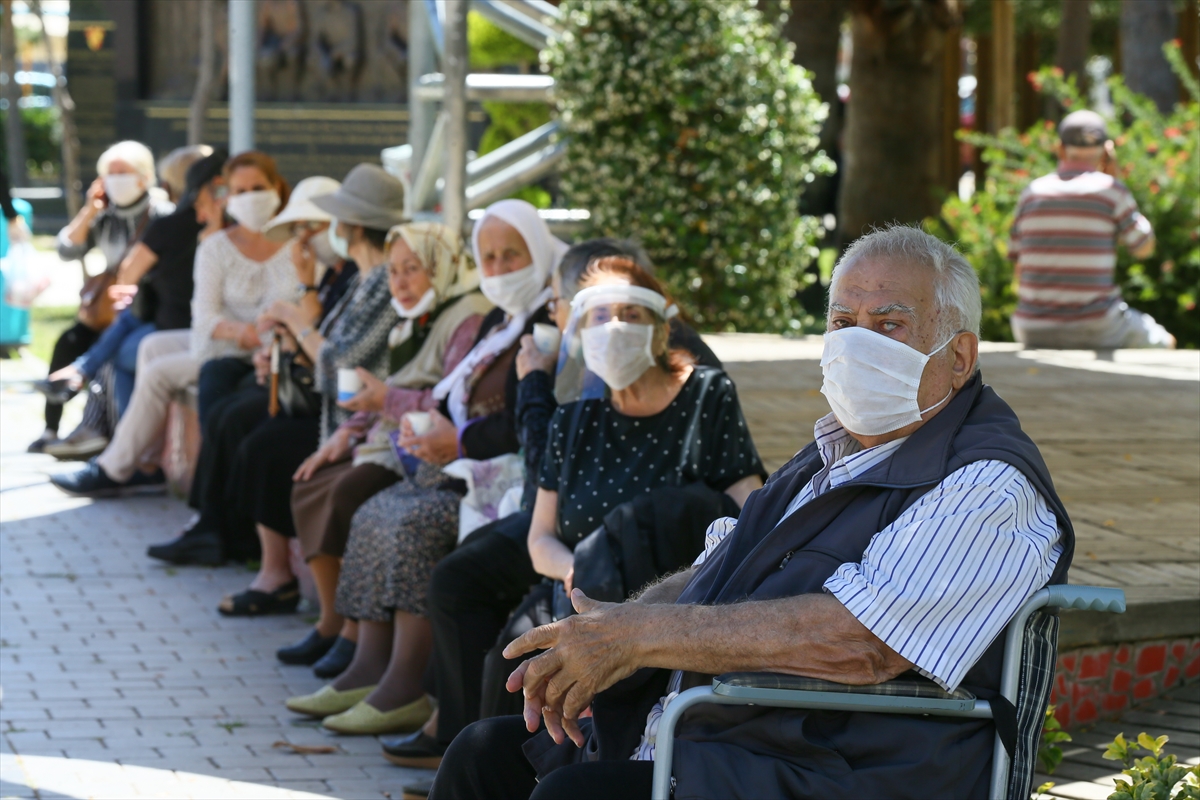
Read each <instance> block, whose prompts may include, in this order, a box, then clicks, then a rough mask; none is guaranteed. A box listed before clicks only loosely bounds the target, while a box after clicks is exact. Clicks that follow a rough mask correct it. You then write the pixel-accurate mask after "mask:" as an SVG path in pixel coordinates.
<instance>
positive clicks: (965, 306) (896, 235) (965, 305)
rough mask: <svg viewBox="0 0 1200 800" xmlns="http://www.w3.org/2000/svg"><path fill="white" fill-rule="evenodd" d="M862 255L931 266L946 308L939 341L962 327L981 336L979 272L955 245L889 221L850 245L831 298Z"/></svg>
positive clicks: (837, 268) (831, 284)
mask: <svg viewBox="0 0 1200 800" xmlns="http://www.w3.org/2000/svg"><path fill="white" fill-rule="evenodd" d="M863 259H869V260H872V261H874V260H883V261H893V262H903V263H906V264H917V265H920V266H923V267H927V268H929V269H930V270H932V271H933V274H934V278H933V290H934V300H935V302H936V303H937V307H938V310H939V311H941V312H943V313H942V314H941V322H940V323H939V325H938V331H937V339H938V342H939V343H940V342H941V341H943V340H945V339H948V338H950V337H951V336H953V335H954V334H956V333H959V332H960V331H967V332H969V333H973V334H975V336H976V337H978V336H979V319H980V317H981V316H983V303H982V301H981V299H980V296H979V276H978V275H976V274H975V270H974V269H972V267H971V265H970V264H969V263H967V260H966V259H965V258H963V255H962V253H960V252H958V250H956V249H954V247H953V246H952V245H949V244H946V243H945V242H943V241H942V240H941V239H938V238H937V237H936V236H931V235H930V234H928V233H926V232H925V231H923V230H921V229H920V228H915V227H912V226H909V225H889V226H887V227H886V228H881V229H875V230H872V231H871V232H870V233H868V234H867V235H866V236H863V237H862V238H860V239H858V240H856V241H855V242H854V243H853V244H852V245H850V247H848V248H847V249H846V252H845V253H843V254H842V257H841V258H840V259H839V260H838V262H837V265H836V266H835V267H834V268H833V275H832V276H831V277H830V279H829V297H830V302H832V300H833V287H834V285H835V284H836V283H837V280H838V277H839V276H840V275H841V274H842V273H843V272H844V271H845V270H846V269H848V268H849V267H851V266H853V265H855V264H857V263H858V262H859V261H862V260H863ZM826 313H827V314H828V308H826Z"/></svg>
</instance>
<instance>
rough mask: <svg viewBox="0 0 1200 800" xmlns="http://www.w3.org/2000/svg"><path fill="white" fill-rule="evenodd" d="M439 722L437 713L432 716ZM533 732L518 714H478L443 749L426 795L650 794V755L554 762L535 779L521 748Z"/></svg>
mask: <svg viewBox="0 0 1200 800" xmlns="http://www.w3.org/2000/svg"><path fill="white" fill-rule="evenodd" d="M438 725H439V726H440V725H441V719H440V717H439V719H438ZM534 735H535V734H532V733H530V732H529V731H527V730H525V721H524V720H523V719H522V718H521V717H519V716H518V717H494V718H492V719H485V720H481V721H480V722H476V723H474V724H473V725H471V726H469V727H468V728H467V729H466V730H464V731H463V732H462V734H461V735H459V737H458V738H457V739H455V740H454V744H452V745H450V749H449V750H447V751H446V756H445V758H443V759H442V765H441V766H440V767H439V768H438V772H437V777H436V778H435V779H434V782H433V791H431V792H430V794H429V798H430V800H613V798H621V799H622V800H642V799H643V798H646V799H647V800H648V798H649V797H650V789H651V783H652V781H653V778H654V762H653V761H593V762H591V763H586V764H572V765H571V766H567V767H559V768H558V769H556V770H554V771H553V772H551V773H550V774H549V775H547V776H546V777H545V778H543V779H542V781H541V782H540V783H539V782H538V781H537V778H536V773H535V771H534V769H533V766H532V765H531V764H530V763H529V761H528V759H526V758H525V754H524V753H523V752H521V745H523V744H525V742H526V741H528V740H529V738H530V737H532V736H534Z"/></svg>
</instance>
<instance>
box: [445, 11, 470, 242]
mask: <svg viewBox="0 0 1200 800" xmlns="http://www.w3.org/2000/svg"><path fill="white" fill-rule="evenodd" d="M445 37H446V57H445V63H444V64H443V72H444V73H445V75H446V84H445V85H446V99H445V101H444V103H443V108H444V109H445V111H446V114H447V115H448V117H449V119H448V120H447V125H446V179H445V183H444V184H443V188H442V220H443V222H444V223H445V224H446V225H447V226H448V227H449V228H451V229H452V230H456V231H461V230H463V226H464V224H465V223H466V219H467V215H466V207H467V206H466V184H467V71H468V66H467V0H446V22H445Z"/></svg>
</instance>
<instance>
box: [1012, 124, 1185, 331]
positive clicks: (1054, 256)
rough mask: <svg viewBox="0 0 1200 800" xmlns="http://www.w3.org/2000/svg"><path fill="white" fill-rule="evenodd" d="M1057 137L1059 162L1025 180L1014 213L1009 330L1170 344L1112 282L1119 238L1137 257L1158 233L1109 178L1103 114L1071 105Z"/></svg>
mask: <svg viewBox="0 0 1200 800" xmlns="http://www.w3.org/2000/svg"><path fill="white" fill-rule="evenodd" d="M1058 135H1059V141H1058V143H1057V144H1056V145H1055V155H1057V156H1058V160H1059V164H1058V169H1057V170H1056V171H1055V172H1053V173H1052V174H1050V175H1045V176H1043V177H1041V178H1038V179H1036V180H1035V181H1033V182H1032V183H1031V184H1030V185H1029V186H1028V187H1026V189H1025V191H1024V192H1023V193H1022V194H1021V199H1020V202H1019V203H1018V205H1017V214H1016V217H1015V218H1014V220H1013V225H1012V233H1011V242H1010V244H1009V250H1008V257H1009V258H1011V259H1013V260H1014V261H1015V262H1016V269H1017V281H1018V284H1017V310H1016V312H1015V313H1014V314H1013V316H1012V330H1013V338H1015V339H1016V340H1017V341H1018V342H1022V343H1023V344H1024V345H1025V346H1026V347H1044V348H1058V349H1078V350H1107V349H1113V348H1118V347H1174V346H1175V337H1174V336H1172V335H1171V334H1169V333H1168V332H1167V331H1166V329H1165V328H1163V327H1162V326H1161V325H1159V324H1158V323H1157V322H1155V321H1154V319H1153V317H1151V316H1150V315H1149V314H1144V313H1142V312H1141V311H1136V310H1134V309H1132V308H1130V307H1129V306H1128V305H1127V304H1126V303H1125V302H1124V301H1123V300H1122V299H1121V290H1120V287H1118V286H1117V285H1116V283H1115V281H1114V276H1113V272H1114V270H1115V268H1116V265H1117V243H1118V241H1119V242H1120V243H1121V244H1123V245H1124V246H1125V247H1126V248H1128V249H1129V251H1130V253H1132V254H1133V256H1134V257H1135V258H1147V257H1149V256H1150V255H1151V254H1152V253H1153V252H1154V231H1153V230H1152V229H1151V227H1150V222H1149V221H1148V220H1147V219H1146V218H1145V217H1144V216H1142V215H1141V213H1140V212H1139V211H1138V207H1137V202H1136V201H1135V200H1134V198H1133V194H1132V193H1131V192H1130V191H1129V189H1128V188H1127V187H1126V186H1125V185H1124V184H1123V183H1121V182H1120V181H1118V180H1117V179H1116V177H1115V176H1116V158H1115V155H1114V148H1113V142H1112V140H1111V139H1110V138H1109V137H1108V132H1107V130H1106V128H1105V124H1104V118H1103V117H1101V116H1100V115H1099V114H1097V113H1095V112H1094V111H1076V112H1074V113H1072V114H1068V115H1067V116H1066V117H1064V118H1063V121H1062V123H1061V124H1060V125H1059V128H1058Z"/></svg>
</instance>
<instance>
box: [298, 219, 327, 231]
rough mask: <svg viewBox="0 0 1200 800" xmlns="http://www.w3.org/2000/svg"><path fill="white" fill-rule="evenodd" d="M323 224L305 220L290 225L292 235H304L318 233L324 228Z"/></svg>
mask: <svg viewBox="0 0 1200 800" xmlns="http://www.w3.org/2000/svg"><path fill="white" fill-rule="evenodd" d="M325 225H326V223H324V222H315V221H313V220H305V221H302V222H293V223H292V233H305V232H314V233H315V232H316V231H320V230H322V229H323V228H324V227H325Z"/></svg>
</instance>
